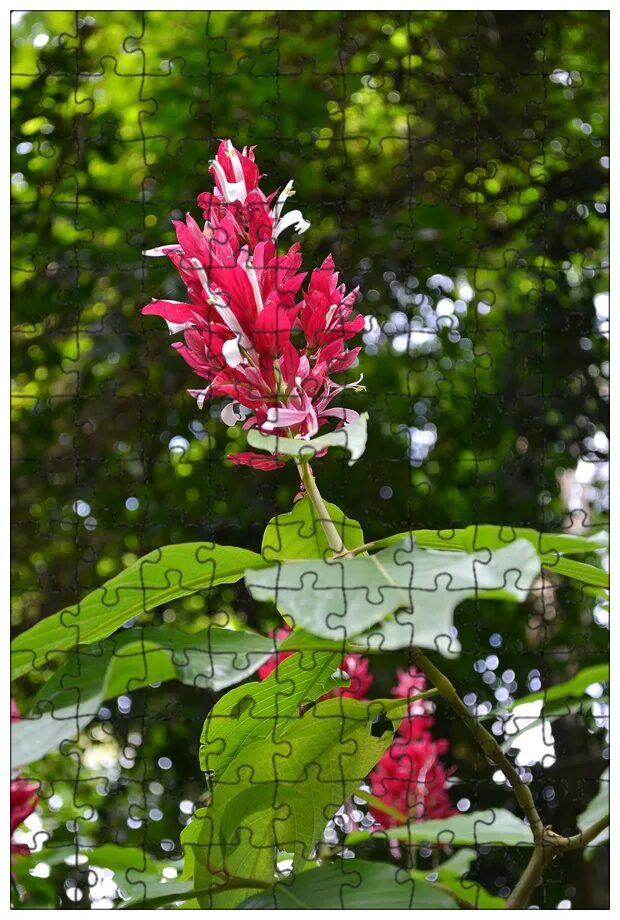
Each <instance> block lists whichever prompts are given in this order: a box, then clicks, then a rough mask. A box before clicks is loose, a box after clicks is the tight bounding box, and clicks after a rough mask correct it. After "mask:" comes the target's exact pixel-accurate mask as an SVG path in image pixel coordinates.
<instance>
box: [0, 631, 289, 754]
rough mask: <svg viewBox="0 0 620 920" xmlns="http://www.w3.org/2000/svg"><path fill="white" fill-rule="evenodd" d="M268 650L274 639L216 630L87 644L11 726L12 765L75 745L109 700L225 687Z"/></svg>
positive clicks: (135, 634)
mask: <svg viewBox="0 0 620 920" xmlns="http://www.w3.org/2000/svg"><path fill="white" fill-rule="evenodd" d="M273 651H274V643H273V640H272V639H267V638H266V637H265V636H259V635H258V634H257V633H252V632H246V631H236V630H232V629H222V628H221V627H218V626H212V627H209V628H208V629H205V630H202V631H200V632H196V633H192V634H189V633H184V632H181V631H180V630H178V629H174V628H172V627H170V626H147V627H145V628H140V627H136V628H135V629H128V630H126V631H124V632H122V633H119V634H118V635H117V636H114V637H112V638H110V639H106V640H104V641H103V642H100V643H95V644H93V645H90V646H86V647H84V648H83V649H81V650H80V651H79V652H78V653H76V654H74V655H72V656H71V658H69V660H68V661H66V662H65V663H64V664H63V666H62V667H61V668H60V669H59V670H58V671H57V672H56V673H55V674H54V675H53V676H52V677H51V678H50V680H48V681H47V683H46V684H45V685H44V686H43V687H42V688H41V689H40V690H39V692H38V694H37V696H36V697H35V700H34V702H33V705H32V707H31V709H30V711H29V712H28V713H27V715H26V716H25V717H24V718H22V720H21V721H20V722H17V723H15V724H13V725H12V727H11V735H12V745H11V766H12V767H13V768H15V767H19V766H23V765H24V764H26V763H32V762H33V761H35V760H39V759H40V758H41V757H43V756H45V754H47V753H48V752H49V751H52V750H54V749H56V748H58V746H59V745H60V744H61V743H62V742H63V741H65V740H70V741H73V742H77V741H78V737H79V733H80V732H81V731H82V730H83V729H84V728H86V726H87V725H88V724H89V723H90V722H91V721H92V720H93V719H94V718H96V716H97V713H98V711H99V707H100V706H101V704H102V703H103V701H104V700H106V699H110V698H111V697H115V696H118V695H119V694H121V693H128V692H131V691H134V690H138V689H139V688H140V687H144V686H146V685H147V684H153V683H162V682H164V681H167V680H174V679H176V680H180V681H181V682H182V683H184V684H188V685H190V686H193V687H203V688H209V689H211V690H214V691H219V690H223V689H224V688H225V687H229V686H230V685H231V684H236V683H239V682H240V681H242V680H243V679H244V678H246V677H248V676H249V675H250V674H252V673H253V672H254V671H256V670H257V668H259V667H260V666H261V664H263V663H264V662H265V661H267V660H268V658H269V657H270V655H272V654H273Z"/></svg>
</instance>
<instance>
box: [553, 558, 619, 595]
mask: <svg viewBox="0 0 620 920" xmlns="http://www.w3.org/2000/svg"><path fill="white" fill-rule="evenodd" d="M542 564H543V568H545V569H547V570H548V571H549V572H555V573H556V575H564V577H565V578H572V580H573V581H579V582H582V583H583V584H584V585H588V586H589V587H594V588H609V572H606V571H605V570H604V569H599V568H598V567H597V566H595V565H588V564H587V563H586V562H576V561H575V560H574V559H564V558H560V559H557V560H548V559H546V558H545V557H543V559H542Z"/></svg>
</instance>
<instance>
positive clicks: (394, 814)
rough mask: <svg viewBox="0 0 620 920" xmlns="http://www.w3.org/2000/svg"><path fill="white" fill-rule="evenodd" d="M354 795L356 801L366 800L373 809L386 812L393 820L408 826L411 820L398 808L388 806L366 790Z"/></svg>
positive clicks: (358, 791) (357, 791) (356, 791)
mask: <svg viewBox="0 0 620 920" xmlns="http://www.w3.org/2000/svg"><path fill="white" fill-rule="evenodd" d="M353 795H354V796H355V798H356V799H364V801H365V802H368V804H369V805H372V806H373V808H376V809H377V810H378V811H382V812H384V814H386V815H389V816H390V817H391V818H396V820H397V821H400V822H401V824H406V823H407V821H408V820H409V818H408V816H407V815H404V814H403V813H402V812H401V811H399V810H398V809H397V808H393V807H392V806H391V805H387V804H386V803H385V802H384V801H383V799H380V798H378V797H377V796H376V795H373V794H372V793H371V792H366V790H365V789H356V790H355V792H354V793H353Z"/></svg>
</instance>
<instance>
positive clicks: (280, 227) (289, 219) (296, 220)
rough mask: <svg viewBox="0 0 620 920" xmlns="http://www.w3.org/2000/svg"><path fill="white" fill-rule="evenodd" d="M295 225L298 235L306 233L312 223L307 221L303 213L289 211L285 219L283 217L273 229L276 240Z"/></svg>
mask: <svg viewBox="0 0 620 920" xmlns="http://www.w3.org/2000/svg"><path fill="white" fill-rule="evenodd" d="M293 224H295V232H296V233H305V232H306V230H307V229H308V227H309V226H310V221H309V220H306V219H305V217H304V216H303V214H302V213H301V211H298V210H295V211H289V212H288V214H285V215H284V217H281V218H280V220H279V221H278V223H277V224H276V225H275V227H274V229H273V235H274V237H276V239H277V238H278V237H279V236H280V234H281V233H282V232H283V231H284V230H287V229H288V228H289V227H291V226H292V225H293Z"/></svg>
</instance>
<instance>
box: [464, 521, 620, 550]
mask: <svg viewBox="0 0 620 920" xmlns="http://www.w3.org/2000/svg"><path fill="white" fill-rule="evenodd" d="M457 533H458V531H457ZM460 533H461V534H462V540H463V545H464V548H465V549H466V550H468V551H469V552H474V551H475V550H478V549H490V550H494V549H501V548H502V547H503V546H508V545H510V544H511V543H513V542H514V541H515V540H529V542H530V543H531V544H532V546H533V547H534V549H535V550H536V552H537V553H538V555H539V556H548V555H550V554H553V555H556V556H572V555H575V554H578V553H591V552H592V551H593V550H597V549H605V548H606V547H607V546H608V543H609V534H608V533H607V531H604V530H603V531H599V532H598V533H594V534H588V535H585V536H584V535H582V534H572V533H541V532H540V531H538V530H534V529H533V528H531V527H511V526H509V525H506V524H500V525H498V524H474V525H472V526H471V527H466V528H465V529H464V530H463V531H460Z"/></svg>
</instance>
